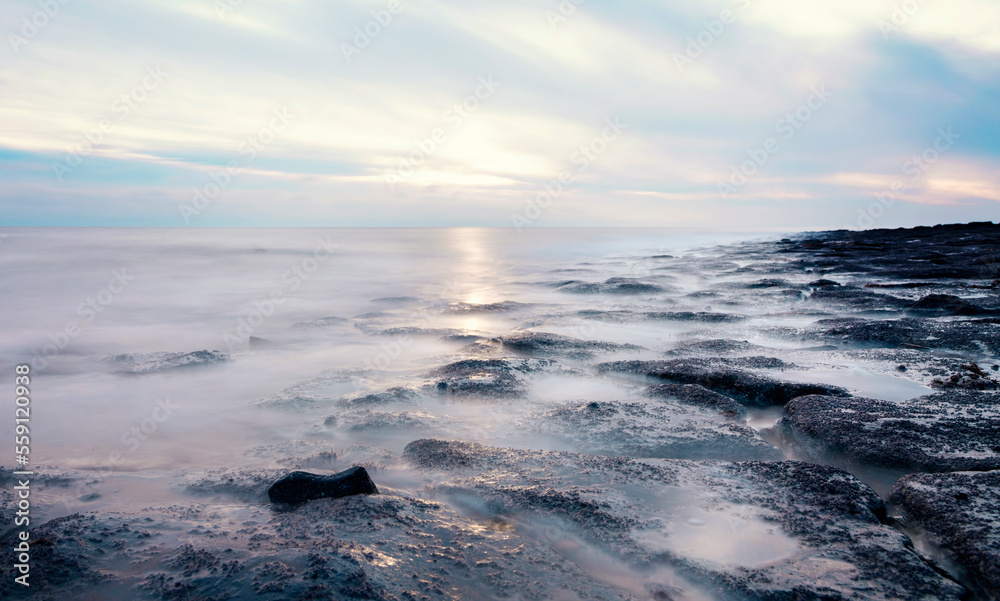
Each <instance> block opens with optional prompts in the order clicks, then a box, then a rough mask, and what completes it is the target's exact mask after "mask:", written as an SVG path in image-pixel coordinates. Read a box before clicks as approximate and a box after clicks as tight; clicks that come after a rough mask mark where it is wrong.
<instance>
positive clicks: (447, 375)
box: [428, 359, 554, 397]
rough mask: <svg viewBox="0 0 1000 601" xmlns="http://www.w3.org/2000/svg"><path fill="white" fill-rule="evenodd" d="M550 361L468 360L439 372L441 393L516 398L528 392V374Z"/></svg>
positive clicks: (434, 376)
mask: <svg viewBox="0 0 1000 601" xmlns="http://www.w3.org/2000/svg"><path fill="white" fill-rule="evenodd" d="M553 364H554V362H553V361H551V360H548V359H522V360H511V359H466V360H465V361H456V362H455V363H451V364H448V365H445V366H443V367H440V368H438V369H435V370H434V371H432V372H430V374H428V377H430V378H432V379H434V380H437V382H436V383H435V384H434V388H435V389H436V390H437V391H438V393H440V394H448V395H452V396H465V397H477V396H478V397H512V396H518V395H521V394H524V393H525V392H526V391H527V386H528V385H527V382H526V380H525V375H526V374H528V373H531V372H533V371H537V370H539V369H542V368H544V367H548V366H551V365H553Z"/></svg>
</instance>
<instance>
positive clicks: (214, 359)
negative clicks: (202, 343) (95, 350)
mask: <svg viewBox="0 0 1000 601" xmlns="http://www.w3.org/2000/svg"><path fill="white" fill-rule="evenodd" d="M107 361H108V362H109V363H111V364H112V365H113V366H114V371H115V372H116V373H120V374H131V375H140V374H151V373H156V372H161V371H167V370H171V369H179V368H186V367H199V366H204V365H215V364H218V363H226V362H228V361H232V358H231V357H230V356H229V355H227V354H225V353H220V352H219V351H195V352H193V353H146V354H141V353H124V354H121V355H115V356H113V357H109V358H108V359H107Z"/></svg>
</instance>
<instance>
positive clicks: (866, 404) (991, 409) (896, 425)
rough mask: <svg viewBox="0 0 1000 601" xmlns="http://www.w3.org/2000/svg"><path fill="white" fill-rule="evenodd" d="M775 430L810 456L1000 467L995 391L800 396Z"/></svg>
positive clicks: (883, 463) (893, 464)
mask: <svg viewBox="0 0 1000 601" xmlns="http://www.w3.org/2000/svg"><path fill="white" fill-rule="evenodd" d="M778 428H779V431H780V432H782V433H783V435H784V436H786V437H787V438H788V439H789V441H790V442H792V443H794V444H797V445H799V446H800V447H801V450H802V451H803V452H804V453H805V454H806V455H807V456H809V457H812V458H814V459H817V460H820V459H828V458H838V459H839V458H843V459H844V460H846V461H847V462H848V463H850V464H852V465H857V466H870V467H880V468H892V469H904V470H912V471H926V472H951V471H962V470H994V469H1000V396H997V395H994V394H988V393H970V392H965V393H959V392H949V393H941V394H935V395H930V396H925V397H921V398H918V399H912V400H909V401H901V402H889V401H880V400H875V399H864V398H844V397H830V396H806V397H802V398H798V399H795V400H794V401H792V402H791V403H789V404H788V405H786V406H785V411H784V416H783V417H782V419H781V421H780V422H779V424H778Z"/></svg>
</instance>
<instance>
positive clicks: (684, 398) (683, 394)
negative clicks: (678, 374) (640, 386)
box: [643, 384, 747, 419]
mask: <svg viewBox="0 0 1000 601" xmlns="http://www.w3.org/2000/svg"><path fill="white" fill-rule="evenodd" d="M643 394H644V395H645V396H648V397H650V398H654V399H675V400H677V401H679V402H681V403H685V404H688V405H694V406H696V407H704V408H706V409H713V410H715V411H718V412H719V413H720V414H722V415H724V416H726V417H734V418H739V419H743V418H745V417H746V416H747V409H746V407H744V406H743V405H742V404H740V403H738V402H737V401H736V400H734V399H732V398H730V397H728V396H725V395H723V394H719V393H718V392H713V391H711V390H709V389H707V388H705V387H704V386H699V385H698V384H661V385H660V386H650V387H649V388H647V389H646V390H645V391H644V392H643Z"/></svg>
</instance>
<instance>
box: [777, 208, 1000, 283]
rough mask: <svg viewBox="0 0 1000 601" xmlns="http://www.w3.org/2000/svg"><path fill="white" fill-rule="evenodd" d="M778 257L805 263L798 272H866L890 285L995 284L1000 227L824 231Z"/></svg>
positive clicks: (785, 247)
mask: <svg viewBox="0 0 1000 601" xmlns="http://www.w3.org/2000/svg"><path fill="white" fill-rule="evenodd" d="M773 248H774V249H775V252H777V253H785V254H787V253H795V254H797V255H799V256H800V257H801V258H800V259H799V261H798V262H797V263H793V265H792V267H799V268H801V269H814V270H815V269H821V270H822V271H823V272H825V273H838V272H839V273H847V272H851V273H864V274H867V275H868V276H869V277H876V278H885V279H889V280H895V281H899V280H914V281H919V280H950V281H954V280H995V279H997V270H996V268H995V267H993V268H992V269H991V268H990V266H991V265H995V264H996V250H995V249H996V248H1000V225H995V224H993V223H989V222H986V223H969V224H954V225H937V226H934V227H917V228H911V229H896V230H885V229H880V230H867V231H859V232H855V231H847V230H840V231H837V232H822V233H818V234H813V235H809V236H803V237H801V238H799V239H797V240H794V241H793V242H792V243H791V244H774V245H773Z"/></svg>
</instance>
